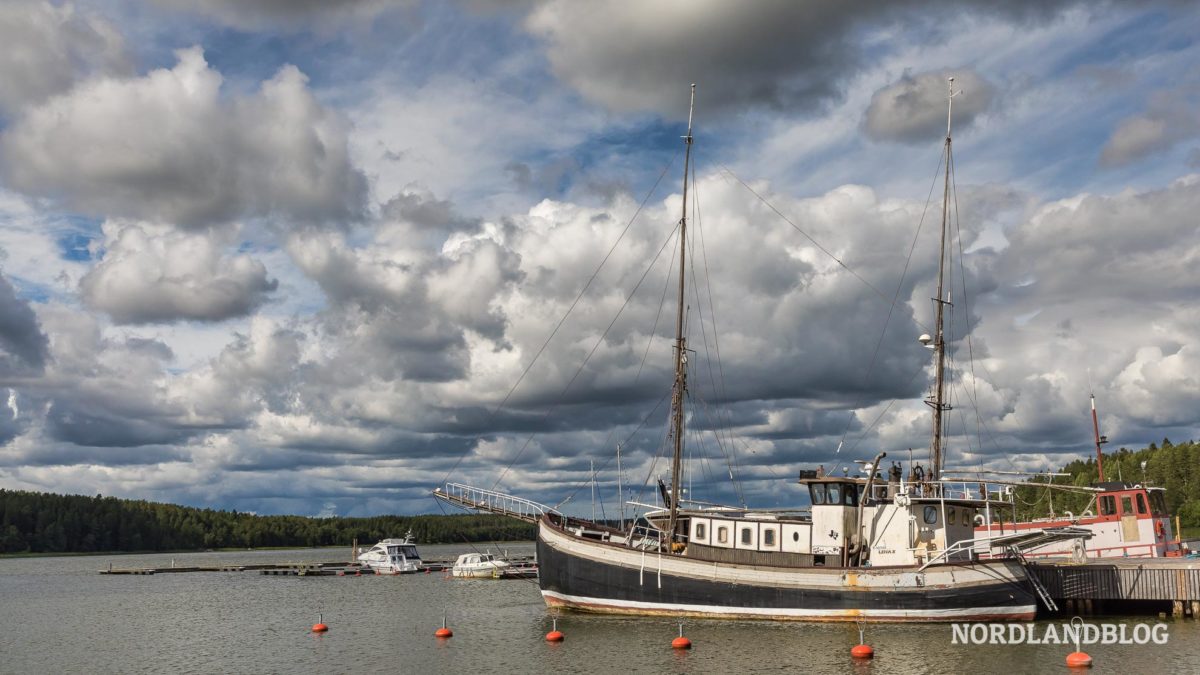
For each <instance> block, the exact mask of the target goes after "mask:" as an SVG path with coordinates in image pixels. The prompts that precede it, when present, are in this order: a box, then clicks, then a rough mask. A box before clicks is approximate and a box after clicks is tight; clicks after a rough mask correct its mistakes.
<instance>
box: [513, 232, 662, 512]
mask: <svg viewBox="0 0 1200 675" xmlns="http://www.w3.org/2000/svg"><path fill="white" fill-rule="evenodd" d="M675 229H679V226H678V225H676V226H675ZM674 238H675V232H674V230H672V232H671V236H669V237H667V239H666V240H665V241H663V244H662V246H660V247H659V249H658V253H656V254H654V259H653V260H651V261H650V264H649V265H647V266H646V271H645V272H642V276H641V277H640V278H639V279H638V282H637V284H635V285H634V287H633V290H632V291H630V292H629V295H628V296H627V297H626V298H625V302H623V303H621V308H620V309H618V310H617V313H616V315H615V316H614V317H613V318H612V321H610V322H608V326H607V327H606V328H605V329H604V332H603V333H601V334H600V337H599V338H597V339H596V343H595V344H593V345H592V349H591V351H589V352H588V353H587V356H586V357H584V359H583V363H580V364H579V367H578V368H576V369H575V374H574V375H572V376H571V379H570V380H568V381H567V384H566V386H564V387H563V388H562V391H560V392H559V394H558V401H559V402H558V403H555V404H553V405H551V406H550V407H549V408H548V409H547V410H546V412H545V413H544V414H543V415H542V419H546V418H547V417H549V416H550V414H551V413H553V412H554V411H555V410H557V409H558V406H559V405H561V402H562V399H563V397H564V396H566V394H567V391H568V390H570V389H571V385H573V384H575V380H577V379H578V378H579V374H580V373H582V372H583V369H584V368H585V367H586V366H587V364H588V361H590V360H591V358H592V356H593V355H594V354H595V353H596V350H597V349H599V348H600V345H601V344H603V342H604V338H606V337H608V332H609V331H611V330H612V327H613V326H614V325H616V323H617V320H618V319H620V318H621V314H622V313H623V312H624V311H625V308H626V307H628V306H629V302H630V301H631V300H633V296H635V295H637V292H638V289H639V288H641V287H642V282H643V281H645V280H646V276H647V275H648V274H650V270H651V269H653V268H654V265H655V264H656V263H657V262H658V259H659V258H660V257H662V252H663V250H664V249H665V248H666V246H667V244H669V243H671V240H672V239H674ZM537 433H538V432H537V431H534V432H533V433H531V434H530V435H529V438H528V439H526V441H525V444H524V445H522V446H521V449H520V451H518V452H517V456H516V457H513V459H512V461H511V462H509V463H508V465H507V466H505V467H504V470H503V471H501V472H500V475H499V476H498V477H497V478H496V482H495V483H493V484H492V489H493V490H495V489H496V486H497V485H499V484H500V481H502V480H504V477H505V476H506V475H508V472H509V470H510V469H512V468H513V466H514V465H516V463H517V462H518V461H520V459H521V456H522V455H524V454H525V450H526V449H527V448H528V447H529V444H530V443H532V442H533V439H534V437H535V436H537Z"/></svg>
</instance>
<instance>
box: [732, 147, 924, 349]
mask: <svg viewBox="0 0 1200 675" xmlns="http://www.w3.org/2000/svg"><path fill="white" fill-rule="evenodd" d="M721 170H723V171H724V172H725V173H727V174H729V175H730V176H731V177H733V179H734V180H736V181H737V182H739V183H741V184H742V187H744V188H746V189H747V190H749V191H750V194H752V195H754V196H755V197H757V198H758V200H759V201H761V202H762V203H763V204H765V205H766V207H767V208H769V209H771V210H772V211H774V212H775V215H777V216H779V217H780V218H782V219H783V222H785V223H787V224H788V225H791V226H792V229H794V230H796V231H797V232H799V233H800V234H802V235H804V238H805V239H808V240H809V241H810V242H812V245H813V246H816V247H817V249H818V250H820V251H821V252H822V253H824V254H825V255H827V256H829V258H830V259H831V260H833V261H834V262H836V263H837V264H838V265H840V266H841V267H842V269H844V270H846V271H847V272H849V273H850V274H851V275H852V276H853V277H854V278H855V279H858V280H859V281H860V282H862V284H863V285H864V286H866V287H867V288H869V289H871V290H872V291H874V292H875V295H878V296H879V297H880V298H882V299H883V301H884V302H891V301H890V300H888V297H887V296H886V295H884V293H883V291H881V290H879V289H878V288H876V287H875V285H874V284H872V283H871V282H869V281H867V280H866V278H864V277H863V276H862V275H861V274H859V273H858V272H856V271H854V269H853V268H852V267H850V266H849V265H847V264H846V263H845V262H843V261H842V259H841V258H839V257H837V256H836V255H834V254H833V253H832V252H830V250H829V249H827V248H825V247H824V246H822V245H821V243H820V242H818V241H817V240H816V239H814V238H813V236H812V235H810V234H809V233H808V232H805V231H804V230H803V229H802V228H801V227H800V226H799V225H797V224H796V223H795V222H793V221H792V220H791V219H790V218H788V217H787V216H785V215H783V212H782V211H780V210H779V209H777V208H775V205H774V204H772V203H771V202H769V201H767V199H766V197H763V196H762V195H761V194H759V193H758V191H756V190H755V189H754V188H752V187H750V186H749V185H748V184H747V183H746V181H744V180H742V179H741V177H739V176H738V175H737V174H735V173H734V172H733V170H732V169H730V168H729V167H727V166H725V165H721ZM913 321H914V322H915V323H916V324H917V325H918V326H920V327H921V328H924V329H925V330H928V328H927V327H926V326H925V324H923V323H921V322H920V321H918V320H917V318H916V317H913Z"/></svg>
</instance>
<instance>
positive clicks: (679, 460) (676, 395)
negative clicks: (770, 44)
mask: <svg viewBox="0 0 1200 675" xmlns="http://www.w3.org/2000/svg"><path fill="white" fill-rule="evenodd" d="M695 107H696V85H695V84H693V85H692V97H691V102H690V103H689V104H688V130H687V136H684V137H683V142H684V154H683V212H682V215H681V216H680V218H679V306H678V308H677V313H676V315H675V384H674V386H673V387H672V393H671V435H672V437H673V438H674V448H673V450H672V454H671V504H670V509H671V516H670V519H669V520H668V521H667V536H668V537H669V538H670V539H669V540H670V541H672V542H674V541H675V523H676V521H677V519H678V517H679V488H680V483H681V481H680V477H681V475H682V464H683V402H684V395H685V394H686V392H687V370H686V366H687V351H686V349H687V342H686V340H685V338H684V337H683V313H684V284H683V281H684V277H685V270H686V269H687V267H686V264H685V257H686V256H687V200H688V171H690V170H691V167H690V164H691V160H692V111H693V110H694V109H695Z"/></svg>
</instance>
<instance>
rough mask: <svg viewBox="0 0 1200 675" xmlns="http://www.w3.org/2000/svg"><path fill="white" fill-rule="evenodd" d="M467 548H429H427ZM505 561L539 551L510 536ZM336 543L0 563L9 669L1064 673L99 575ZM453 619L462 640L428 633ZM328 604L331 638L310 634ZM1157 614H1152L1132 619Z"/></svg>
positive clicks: (309, 591) (284, 555)
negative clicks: (686, 647)
mask: <svg viewBox="0 0 1200 675" xmlns="http://www.w3.org/2000/svg"><path fill="white" fill-rule="evenodd" d="M464 551H466V549H465V548H464V547H461V546H423V547H421V553H422V555H423V556H424V557H425V558H444V557H452V556H453V555H456V554H457V553H460V552H464ZM509 551H510V553H512V554H513V555H518V554H530V553H532V546H530V545H525V544H517V545H512V546H510V547H509ZM346 557H347V552H346V551H342V550H298V551H247V552H243V553H190V554H178V553H175V554H156V555H142V556H96V557H69V558H37V559H18V560H0V672H5V673H41V672H55V673H63V672H66V673H79V672H87V673H138V672H146V673H163V672H171V673H348V672H351V671H354V672H358V673H374V672H379V673H384V672H388V673H456V674H470V673H485V672H486V673H493V672H500V673H745V672H796V671H805V672H816V673H824V672H830V673H837V672H852V673H918V672H920V673H972V674H975V673H1006V674H1010V675H1012V674H1016V673H1027V672H1038V671H1043V670H1049V671H1056V672H1064V671H1065V670H1066V669H1065V668H1064V667H1063V659H1064V658H1065V656H1066V654H1067V653H1069V652H1070V651H1073V649H1072V648H1068V647H1067V646H1065V645H1036V646H1031V645H1023V646H963V645H951V644H950V642H951V629H950V627H949V626H947V625H928V626H915V625H914V626H902V625H901V626H895V625H893V626H868V627H867V639H868V642H869V643H870V644H872V645H873V646H874V647H875V649H876V653H877V654H878V656H877V658H876V660H875V661H873V662H870V663H867V664H852V663H850V660H849V658H848V656H847V653H848V650H849V649H850V647H851V646H852V645H854V644H855V643H856V642H857V637H858V635H857V629H856V628H855V627H854V626H847V625H823V624H802V623H758V622H741V623H739V622H724V621H698V620H692V621H689V622H687V623H686V624H685V626H684V627H685V633H686V634H687V635H688V637H690V638H691V639H692V641H693V643H694V644H695V649H693V650H692V651H691V652H685V653H676V652H673V651H672V650H671V649H670V647H669V644H670V641H671V639H672V638H673V637H675V635H676V632H677V630H678V628H677V625H676V623H675V622H673V621H670V620H665V619H656V618H616V617H603V616H589V615H581V614H565V615H562V616H560V618H559V629H560V630H562V631H563V632H564V633H566V635H567V639H566V641H565V642H563V643H562V644H559V645H551V644H547V643H546V642H545V641H544V640H543V636H544V635H545V633H546V632H547V631H549V630H550V617H551V614H550V613H549V611H548V610H547V609H546V607H545V606H544V605H543V603H542V601H541V597H540V596H539V594H538V592H537V587H536V585H535V584H534V583H532V582H528V581H464V580H445V579H443V577H442V575H440V574H421V575H412V576H403V577H357V578H356V577H315V578H311V577H310V578H297V577H272V576H264V575H261V574H258V573H257V572H231V573H189V574H161V575H156V576H100V575H98V574H96V571H97V570H98V569H101V568H103V567H107V566H108V564H109V563H110V562H112V563H113V565H114V566H116V567H134V566H169V565H170V564H171V560H172V558H173V559H175V561H176V562H177V564H179V565H206V564H218V563H229V564H238V563H242V564H251V563H263V562H284V561H317V560H343V559H345V558H346ZM443 609H445V610H446V611H447V613H448V615H449V621H450V626H451V628H453V629H454V632H455V636H454V638H452V639H451V640H449V641H445V642H439V641H438V640H436V639H435V638H434V637H433V631H434V630H435V629H436V628H438V627H439V626H440V624H441V619H442V611H443ZM318 611H320V612H323V613H324V617H325V622H326V623H327V624H329V626H330V632H329V633H327V634H325V635H313V634H311V633H310V632H309V628H310V626H311V625H312V624H313V623H315V622H316V618H317V612H318ZM1124 621H1125V622H1127V623H1132V622H1135V621H1143V622H1154V621H1155V619H1154V618H1153V617H1139V618H1136V619H1127V620H1124ZM1167 623H1168V624H1169V631H1170V642H1169V644H1168V645H1166V646H1165V647H1161V646H1157V645H1153V644H1151V645H1146V646H1105V645H1093V646H1090V647H1087V648H1086V651H1088V652H1089V653H1090V654H1091V655H1092V656H1093V657H1094V658H1095V659H1096V666H1097V667H1096V668H1095V669H1094V672H1098V673H1120V672H1168V673H1174V672H1192V673H1194V672H1200V622H1194V621H1190V620H1188V621H1184V620H1180V621H1173V620H1167Z"/></svg>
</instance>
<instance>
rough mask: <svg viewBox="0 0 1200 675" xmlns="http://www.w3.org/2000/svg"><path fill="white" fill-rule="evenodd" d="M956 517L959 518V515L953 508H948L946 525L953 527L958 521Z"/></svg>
mask: <svg viewBox="0 0 1200 675" xmlns="http://www.w3.org/2000/svg"><path fill="white" fill-rule="evenodd" d="M956 516H958V513H957V512H955V510H954V507H953V506H951V507H949V508H947V509H946V524H947V525H953V524H954V523H955V521H956Z"/></svg>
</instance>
